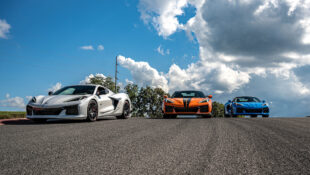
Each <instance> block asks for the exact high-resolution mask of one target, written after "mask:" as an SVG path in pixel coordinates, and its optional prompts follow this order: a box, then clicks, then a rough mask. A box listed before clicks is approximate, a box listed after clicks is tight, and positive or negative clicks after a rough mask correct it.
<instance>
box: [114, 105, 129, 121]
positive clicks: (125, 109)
mask: <svg viewBox="0 0 310 175" xmlns="http://www.w3.org/2000/svg"><path fill="white" fill-rule="evenodd" d="M129 116H130V105H129V102H128V101H125V103H124V106H123V114H122V115H120V116H116V118H117V119H128V117H129Z"/></svg>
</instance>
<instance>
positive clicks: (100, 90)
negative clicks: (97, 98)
mask: <svg viewBox="0 0 310 175" xmlns="http://www.w3.org/2000/svg"><path fill="white" fill-rule="evenodd" d="M107 92H108V91H107V90H106V89H105V88H103V87H98V90H97V94H98V95H105V94H107Z"/></svg>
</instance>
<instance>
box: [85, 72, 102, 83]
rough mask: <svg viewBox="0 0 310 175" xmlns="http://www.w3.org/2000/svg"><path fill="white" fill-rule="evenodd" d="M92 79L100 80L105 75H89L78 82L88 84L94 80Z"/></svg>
mask: <svg viewBox="0 0 310 175" xmlns="http://www.w3.org/2000/svg"><path fill="white" fill-rule="evenodd" d="M94 77H101V78H104V79H105V78H106V76H105V75H103V74H101V73H97V74H96V75H94V74H89V75H88V76H86V77H85V78H84V80H82V81H80V84H89V83H90V79H91V78H94Z"/></svg>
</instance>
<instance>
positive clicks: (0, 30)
mask: <svg viewBox="0 0 310 175" xmlns="http://www.w3.org/2000/svg"><path fill="white" fill-rule="evenodd" d="M10 29H11V25H10V24H8V23H7V22H6V20H4V19H3V20H2V19H0V38H3V39H7V38H8V36H7V34H8V33H9V32H10Z"/></svg>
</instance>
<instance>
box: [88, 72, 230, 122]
mask: <svg viewBox="0 0 310 175" xmlns="http://www.w3.org/2000/svg"><path fill="white" fill-rule="evenodd" d="M90 83H91V84H99V85H102V86H105V87H107V88H109V89H110V90H112V91H114V92H115V87H114V82H113V80H112V78H111V77H107V78H103V77H96V76H95V77H93V78H91V79H90ZM116 88H117V91H119V90H120V87H119V86H117V87H116ZM124 90H125V93H127V94H128V96H129V98H130V100H131V103H132V106H133V111H132V116H133V117H151V118H158V117H162V102H163V100H164V95H168V97H169V96H170V94H168V93H165V91H164V90H162V89H161V88H151V87H149V86H147V87H139V86H138V85H136V84H127V85H126V86H125V87H124ZM212 106H213V109H212V115H213V117H224V105H223V104H221V103H218V102H215V101H213V105H212Z"/></svg>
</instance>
